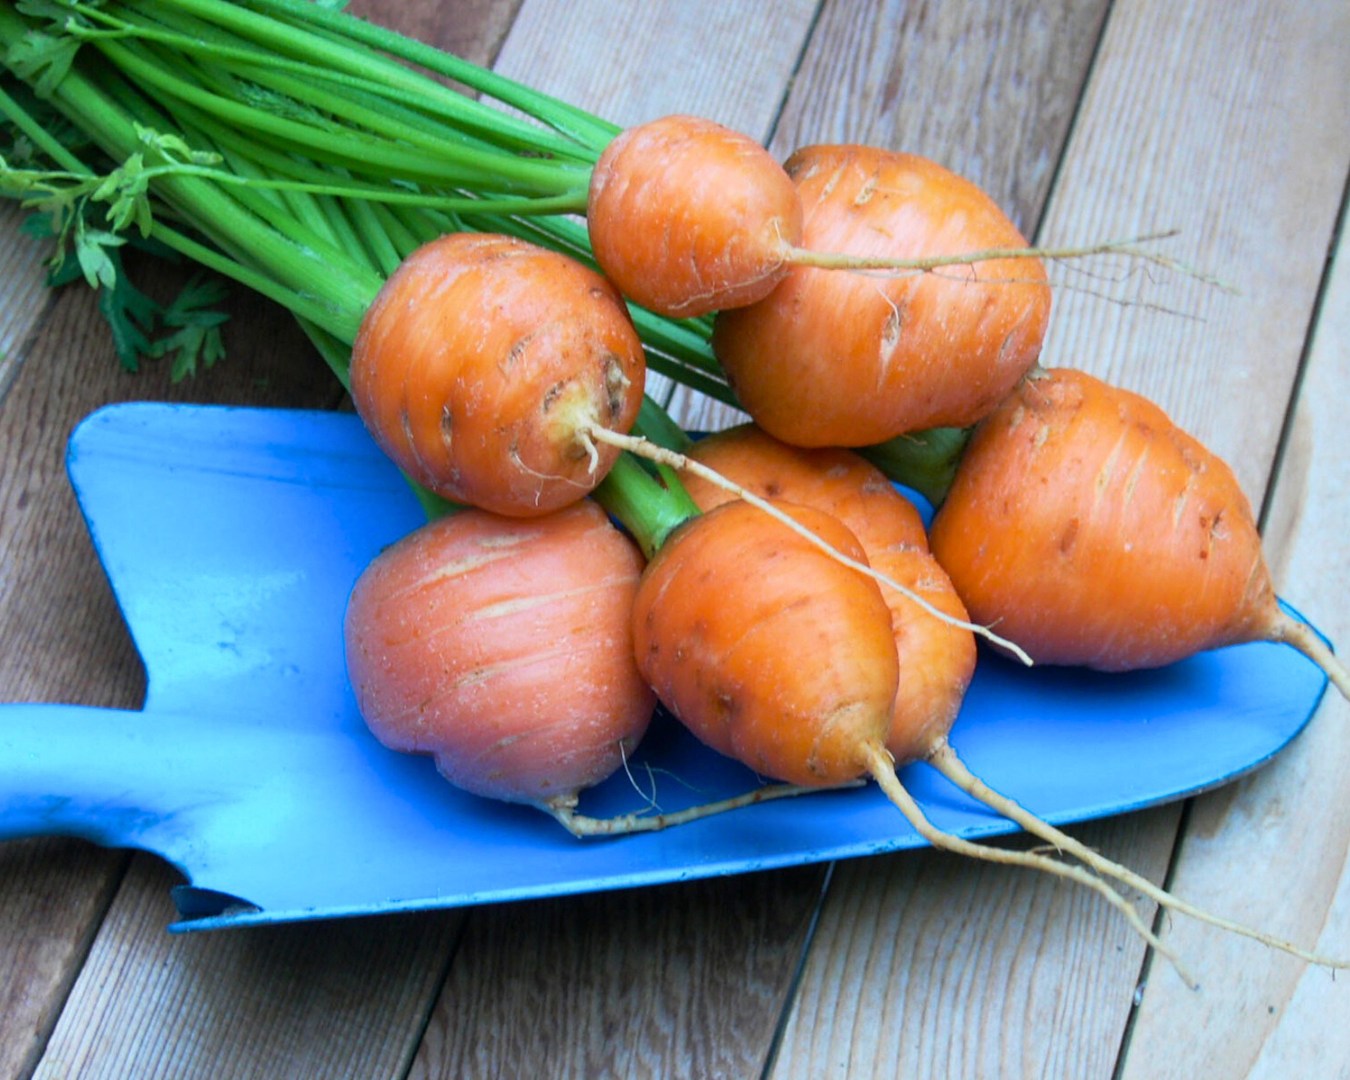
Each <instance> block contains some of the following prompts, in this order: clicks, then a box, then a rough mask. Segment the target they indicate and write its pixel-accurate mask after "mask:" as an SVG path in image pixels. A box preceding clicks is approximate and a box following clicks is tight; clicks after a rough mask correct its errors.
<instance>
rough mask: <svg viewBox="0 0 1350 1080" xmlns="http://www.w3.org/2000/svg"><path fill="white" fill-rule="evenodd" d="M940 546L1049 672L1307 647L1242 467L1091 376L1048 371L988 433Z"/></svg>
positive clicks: (966, 596) (937, 539)
mask: <svg viewBox="0 0 1350 1080" xmlns="http://www.w3.org/2000/svg"><path fill="white" fill-rule="evenodd" d="M932 545H933V550H934V552H935V554H936V555H937V557H938V559H939V561H940V562H941V563H942V565H943V567H944V568H945V569H946V570H947V572H948V574H950V575H951V577H952V580H953V581H954V582H955V584H956V587H957V590H958V591H959V592H960V594H961V597H962V599H963V600H964V601H965V603H966V606H967V607H968V608H969V609H970V612H971V614H972V616H973V617H974V618H975V619H977V620H982V621H983V620H987V621H997V622H998V625H999V627H1000V630H1001V632H1002V633H1004V634H1005V635H1006V636H1007V637H1008V638H1009V639H1011V640H1012V641H1015V642H1017V643H1018V644H1019V645H1020V646H1021V647H1022V648H1024V649H1026V650H1027V652H1028V653H1030V654H1031V656H1032V657H1033V658H1034V659H1036V660H1037V661H1039V662H1040V663H1044V664H1071V665H1082V666H1085V667H1092V668H1097V669H1101V670H1105V671H1123V670H1129V669H1134V668H1147V667H1156V666H1158V665H1162V664H1167V663H1171V662H1172V661H1174V660H1179V659H1181V658H1183V657H1186V656H1189V655H1191V654H1192V653H1195V652H1198V651H1200V650H1202V649H1210V648H1214V647H1216V646H1220V645H1227V644H1232V643H1235V642H1241V641H1252V640H1256V639H1262V638H1273V639H1281V640H1284V639H1290V640H1292V639H1293V638H1295V637H1299V638H1301V637H1302V636H1304V633H1303V630H1302V629H1301V627H1302V624H1300V623H1297V622H1295V620H1293V619H1291V618H1289V617H1288V616H1287V615H1285V614H1284V613H1283V612H1282V611H1281V610H1280V608H1279V606H1278V604H1277V602H1276V598H1275V592H1274V588H1273V587H1272V584H1271V579H1270V573H1269V571H1268V569H1267V566H1266V562H1265V558H1264V555H1263V552H1262V548H1261V539H1260V536H1259V534H1258V532H1257V528H1256V523H1255V521H1254V519H1253V516H1252V511H1251V506H1250V504H1249V503H1248V501H1247V498H1246V496H1245V495H1244V494H1243V492H1242V490H1241V488H1240V487H1239V485H1238V482H1237V479H1236V477H1234V475H1233V473H1232V470H1231V469H1229V468H1228V466H1227V465H1226V464H1225V463H1224V462H1223V461H1221V460H1220V459H1219V458H1217V457H1216V456H1215V455H1214V454H1212V453H1211V452H1210V451H1209V450H1207V449H1206V448H1205V447H1204V446H1202V445H1201V444H1200V443H1199V442H1197V441H1196V440H1195V439H1194V438H1192V437H1191V436H1190V435H1188V434H1186V433H1185V432H1184V431H1182V430H1180V429H1179V428H1178V427H1177V426H1176V425H1175V424H1174V423H1173V422H1172V421H1171V420H1170V419H1169V418H1168V417H1167V416H1166V414H1165V413H1164V412H1163V411H1162V410H1161V409H1160V408H1158V407H1157V406H1156V405H1155V404H1153V403H1152V402H1150V401H1148V400H1146V399H1145V398H1143V397H1140V396H1139V395H1137V394H1134V393H1131V392H1129V391H1127V390H1123V389H1120V388H1118V387H1113V386H1110V385H1108V384H1107V383H1104V382H1102V381H1101V380H1099V379H1096V378H1093V377H1092V376H1090V375H1087V374H1085V373H1083V372H1080V371H1073V370H1071V369H1067V368H1057V369H1053V370H1049V371H1037V372H1035V373H1033V374H1032V375H1031V376H1029V377H1028V378H1027V379H1026V380H1025V381H1024V382H1023V383H1022V384H1021V385H1020V386H1018V387H1017V389H1016V391H1015V392H1014V393H1013V394H1011V395H1010V396H1009V397H1008V399H1007V400H1006V401H1004V402H1003V403H1002V404H1001V405H1000V406H999V408H998V409H997V410H996V411H995V412H994V413H993V414H992V415H991V416H989V417H988V418H987V419H986V420H985V421H984V422H983V423H982V424H981V425H980V426H979V427H978V428H977V429H976V432H975V434H974V436H973V438H972V440H971V443H970V445H969V447H968V448H967V450H966V453H965V456H964V458H963V460H962V462H961V465H960V467H959V469H958V470H957V475H956V479H955V482H954V483H953V485H952V488H951V491H950V493H949V494H948V496H947V498H946V500H945V502H944V503H943V506H942V508H941V510H940V511H939V512H938V514H937V517H936V519H935V521H934V523H933V528H932ZM1306 636H1309V637H1310V636H1311V635H1306Z"/></svg>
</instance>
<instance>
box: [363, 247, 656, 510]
mask: <svg viewBox="0 0 1350 1080" xmlns="http://www.w3.org/2000/svg"><path fill="white" fill-rule="evenodd" d="M645 373H646V365H645V361H644V357H643V352H642V344H641V341H640V339H639V338H638V335H637V332H636V330H635V329H634V328H633V325H632V322H631V320H630V318H629V315H628V311H627V308H626V307H625V305H624V303H623V301H622V299H621V298H620V297H619V295H618V294H617V293H616V292H615V290H614V288H613V286H611V285H610V284H609V283H608V282H606V281H605V280H604V279H603V278H602V277H600V275H598V274H596V273H595V272H594V271H592V270H590V269H589V268H587V267H585V266H582V265H581V264H580V263H578V262H576V261H575V260H572V259H569V258H567V257H566V256H564V255H560V254H558V253H556V252H552V251H548V250H545V249H543V248H540V247H536V246H534V245H532V244H529V243H526V242H525V241H523V240H518V239H515V238H513V237H507V236H496V235H492V234H469V233H460V234H451V235H447V236H443V237H441V238H439V239H437V240H433V241H431V242H430V243H428V244H426V245H424V246H423V247H421V248H419V249H418V250H417V251H415V252H413V254H412V255H410V256H409V257H408V258H407V259H406V260H405V261H404V262H403V263H402V264H401V265H400V266H399V268H398V269H397V270H396V271H395V272H394V273H393V274H392V275H391V276H390V277H389V279H388V281H387V282H386V283H385V285H384V287H383V288H382V289H381V290H380V293H379V295H378V296H377V298H376V300H375V302H374V303H373V304H372V305H371V306H370V308H369V310H368V311H367V313H366V316H365V319H364V321H363V322H362V324H361V328H360V332H359V333H358V335H357V338H356V341H355V344H354V345H353V348H352V366H351V390H352V398H353V401H354V402H355V404H356V408H357V411H358V412H359V413H360V415H361V417H362V419H363V420H364V421H365V423H366V425H367V427H368V428H369V429H370V431H371V434H372V436H373V437H374V438H375V440H376V442H377V443H378V444H379V445H380V446H381V447H382V448H383V449H384V451H385V452H386V453H388V454H389V456H390V457H391V458H392V459H393V460H394V461H395V462H396V463H397V464H398V465H399V467H400V468H401V469H403V471H404V472H405V473H407V475H409V476H410V477H412V478H413V479H414V480H416V481H418V482H419V483H420V484H422V485H423V486H425V487H427V488H429V489H431V490H432V491H435V492H436V493H437V494H439V495H442V496H444V497H445V498H447V499H450V500H452V501H454V502H459V503H467V504H470V505H473V506H477V507H481V508H483V509H487V510H492V511H494V512H497V513H501V514H509V515H520V516H533V515H537V514H543V513H547V512H548V511H550V510H553V509H556V508H557V507H560V506H564V505H567V504H568V503H571V502H575V501H576V500H577V499H579V498H581V497H582V496H584V495H585V494H586V493H587V492H589V491H590V490H592V489H593V488H594V487H595V485H596V484H597V483H599V481H600V480H601V479H602V478H603V477H604V475H605V472H606V470H607V469H608V467H609V465H610V464H611V463H612V461H613V459H614V457H615V456H616V455H617V451H616V450H614V449H612V448H610V447H599V448H597V447H596V446H595V445H594V444H593V443H592V442H591V441H590V439H589V437H587V436H586V435H585V432H586V430H587V429H588V428H589V427H591V426H593V425H598V426H600V427H605V428H614V429H617V430H620V431H627V430H628V428H629V427H630V426H631V425H632V423H633V421H634V419H635V418H636V416H637V412H638V408H639V406H640V405H641V401H642V391H643V384H644V379H645Z"/></svg>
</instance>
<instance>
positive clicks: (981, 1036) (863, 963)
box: [771, 809, 1175, 1080]
mask: <svg viewBox="0 0 1350 1080" xmlns="http://www.w3.org/2000/svg"><path fill="white" fill-rule="evenodd" d="M1159 816H1161V817H1162V818H1163V821H1162V826H1163V827H1167V826H1168V824H1169V823H1170V822H1171V821H1172V820H1174V817H1175V815H1174V814H1173V813H1171V812H1170V811H1168V810H1166V809H1164V810H1161V811H1151V812H1149V813H1146V814H1141V815H1135V816H1132V817H1131V818H1129V819H1122V820H1118V821H1111V822H1107V823H1098V824H1094V825H1091V826H1082V827H1079V828H1077V829H1075V830H1073V831H1074V833H1075V835H1077V836H1079V837H1080V839H1082V840H1083V841H1084V842H1085V843H1087V844H1090V845H1092V846H1093V847H1096V848H1098V849H1104V850H1106V851H1107V852H1108V853H1111V854H1114V853H1115V852H1116V850H1117V849H1118V848H1119V847H1122V846H1124V847H1126V848H1127V849H1129V850H1135V849H1137V848H1138V847H1139V846H1140V837H1142V836H1143V835H1145V834H1146V833H1148V832H1149V831H1151V830H1153V829H1155V828H1157V827H1159V822H1158V821H1157V820H1155V819H1156V818H1158V817H1159ZM1132 834H1133V835H1132ZM1141 912H1142V914H1143V915H1144V918H1145V919H1147V918H1148V916H1149V910H1148V909H1147V908H1145V907H1143V906H1142V905H1141ZM1140 953H1141V950H1140V948H1139V947H1138V943H1137V938H1135V936H1134V932H1133V931H1132V930H1131V929H1130V928H1129V927H1128V925H1127V924H1126V923H1125V921H1124V920H1123V919H1121V918H1120V916H1119V915H1118V914H1117V913H1116V912H1115V910H1114V909H1112V908H1110V907H1109V906H1107V905H1106V904H1105V903H1103V902H1102V900H1101V899H1100V897H1098V896H1096V895H1095V894H1092V893H1089V892H1087V891H1086V890H1083V889H1079V888H1076V887H1073V886H1070V885H1065V884H1064V883H1062V882H1058V881H1056V880H1052V879H1050V878H1049V877H1048V876H1047V875H1044V874H1036V873H1026V872H1024V871H1022V870H1020V869H1017V868H1011V867H994V866H989V865H985V866H981V865H976V864H972V863H970V862H969V861H968V860H963V859H960V858H955V857H950V856H946V855H942V854H938V853H934V852H931V851H926V852H917V853H912V854H907V855H904V856H901V857H896V858H878V859H867V860H860V861H856V862H849V863H843V864H840V865H839V867H838V868H837V869H836V872H835V878H834V880H833V881H832V882H831V886H830V891H829V893H828V895H827V897H826V901H825V906H824V908H823V910H822V912H821V916H820V923H819V929H818V931H817V934H816V937H815V939H814V941H813V942H812V945H811V952H810V956H809V958H808V961H807V966H806V970H805V972H804V973H803V976H802V985H801V990H800V993H799V996H798V999H797V1001H796V1003H795V1005H794V1008H793V1010H792V1014H791V1019H790V1022H789V1024H788V1026H787V1028H786V1030H785V1032H784V1036H783V1043H782V1046H781V1048H780V1050H779V1055H778V1058H777V1060H776V1062H775V1067H774V1069H773V1072H772V1074H771V1075H773V1076H774V1077H775V1078H785V1077H801V1078H807V1077H811V1078H827V1077H828V1078H840V1080H842V1078H845V1077H847V1078H850V1080H852V1078H854V1077H876V1078H878V1080H880V1078H882V1077H894V1076H904V1077H906V1078H907V1080H909V1078H913V1080H928V1078H933V1080H942V1078H945V1077H953V1076H972V1077H975V1076H981V1077H982V1076H1073V1077H1090V1076H1109V1075H1110V1074H1111V1069H1112V1067H1113V1066H1114V1063H1115V1059H1116V1047H1117V1043H1118V1039H1119V1034H1120V1030H1121V1028H1122V1026H1123V1024H1124V1022H1125V1018H1126V1015H1127V1013H1128V1010H1129V1007H1130V1002H1131V997H1132V994H1133V991H1134V982H1133V978H1132V973H1131V965H1133V970H1134V971H1137V970H1138V962H1139V957H1140Z"/></svg>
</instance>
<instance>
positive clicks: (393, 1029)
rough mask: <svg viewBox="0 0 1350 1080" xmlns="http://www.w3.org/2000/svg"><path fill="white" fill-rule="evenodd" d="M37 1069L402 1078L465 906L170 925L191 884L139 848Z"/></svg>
mask: <svg viewBox="0 0 1350 1080" xmlns="http://www.w3.org/2000/svg"><path fill="white" fill-rule="evenodd" d="M136 862H137V864H138V865H137V872H135V873H132V874H129V875H128V876H127V878H126V879H125V881H124V882H123V886H122V889H121V891H120V892H119V894H118V897H117V900H116V902H115V903H114V904H113V906H112V908H111V910H110V911H109V913H108V918H107V920H106V921H105V922H104V924H103V926H102V928H101V929H100V931H99V935H98V937H97V939H96V940H95V942H94V945H93V948H92V949H91V951H90V954H89V958H88V961H87V962H86V964H85V966H84V969H83V970H82V971H81V973H80V980H79V983H78V985H77V986H76V991H75V993H74V994H73V995H72V997H71V1000H70V1003H69V1005H68V1006H67V1007H66V1009H65V1010H64V1011H63V1012H62V1013H61V1017H60V1020H59V1021H58V1023H57V1025H56V1030H55V1031H54V1032H53V1034H52V1038H51V1041H50V1042H49V1044H48V1047H47V1053H46V1054H45V1055H44V1056H43V1058H42V1061H41V1063H40V1064H39V1066H38V1069H37V1071H36V1073H35V1075H36V1076H38V1077H53V1078H55V1077H67V1076H81V1077H91V1078H92V1077H108V1078H109V1080H113V1078H122V1077H128V1076H163V1077H169V1076H208V1075H209V1076H229V1077H241V1078H242V1077H259V1078H268V1080H271V1078H274V1077H278V1076H301V1075H306V1076H398V1075H400V1074H401V1073H402V1072H403V1071H404V1069H405V1068H406V1065H407V1061H408V1059H409V1057H410V1056H411V1054H412V1051H413V1047H414V1045H415V1040H416V1038H417V1036H418V1034H419V1032H420V1022H421V1017H422V1016H423V1014H424V1012H425V1009H426V1004H427V1002H428V1001H429V1000H430V998H431V995H432V993H433V992H434V990H435V987H436V985H437V983H438V982H439V980H440V978H441V975H442V970H443V964H444V958H445V957H446V956H447V955H448V954H449V952H450V950H451V949H452V947H453V945H454V941H455V938H456V936H457V935H458V932H459V927H460V925H461V922H462V918H461V916H459V915H458V914H457V913H450V914H446V913H435V914H417V915H400V916H391V917H386V918H380V919H368V920H352V919H347V920H338V921H335V922H328V923H320V924H312V925H305V924H300V925H291V926H277V927H259V928H255V929H252V930H249V931H246V932H224V933H218V934H189V935H171V934H167V933H165V931H164V927H165V925H166V924H167V923H168V922H169V921H170V920H171V919H172V918H173V917H174V913H173V906H172V904H171V902H170V900H169V889H170V887H171V886H172V885H173V884H175V883H176V882H177V881H178V880H181V879H179V878H178V877H177V875H175V874H174V873H173V872H172V871H171V870H170V869H169V868H168V867H166V866H165V865H164V864H163V863H162V862H160V861H159V860H156V859H151V858H150V857H149V856H137V858H136Z"/></svg>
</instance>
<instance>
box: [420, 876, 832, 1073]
mask: <svg viewBox="0 0 1350 1080" xmlns="http://www.w3.org/2000/svg"><path fill="white" fill-rule="evenodd" d="M819 886H820V875H819V873H818V872H817V871H816V870H814V869H810V868H808V869H803V870H795V871H788V872H782V873H763V874H754V875H750V876H748V877H739V878H731V879H716V880H708V881H700V882H694V883H690V884H687V885H677V886H664V887H659V888H653V889H642V890H637V891H625V892H615V893H608V894H601V895H597V896H586V897H579V898H575V899H571V900H564V901H553V900H550V901H542V902H538V903H529V904H519V905H506V906H498V907H492V908H482V909H478V910H475V911H474V912H473V913H472V914H471V915H470V917H469V921H468V923H467V925H466V927H465V932H464V941H463V945H462V946H461V948H460V951H459V953H458V954H457V955H456V957H455V963H454V966H453V967H452V969H451V971H450V976H449V978H448V980H447V981H446V984H445V989H444V991H443V992H442V994H441V997H440V1000H439V1001H438V1002H437V1006H436V1010H435V1013H434V1015H433V1017H432V1020H431V1023H430V1025H429V1026H428V1029H427V1036H426V1039H425V1041H424V1042H423V1044H422V1048H421V1052H420V1053H419V1055H418V1057H417V1060H416V1061H415V1062H414V1066H413V1070H412V1073H411V1076H412V1077H417V1078H428V1077H461V1076H474V1077H502V1078H503V1080H506V1078H510V1077H517V1076H525V1075H531V1074H536V1075H537V1074H538V1070H540V1069H543V1071H544V1073H545V1074H546V1075H548V1076H550V1077H575V1078H577V1080H582V1078H591V1077H602V1076H605V1077H610V1076H623V1077H652V1078H663V1077H677V1076H678V1077H714V1076H726V1077H740V1076H756V1075H759V1073H760V1071H761V1069H762V1067H763V1064H764V1060H765V1057H766V1054H767V1051H768V1047H769V1045H770V1043H771V1041H772V1038H773V1033H774V1027H775V1024H776V1022H777V1019H778V1015H779V1011H780V1008H781V1003H782V999H783V996H784V994H785V992H786V989H787V987H788V986H789V985H790V983H791V980H792V975H793V972H794V970H795V968H796V965H797V960H798V957H799V955H800V952H801V948H802V944H803V941H804V940H805V937H806V933H807V929H808V924H809V920H810V916H811V911H812V907H813V905H812V904H810V903H803V902H802V901H803V898H807V897H809V898H814V897H815V896H816V895H817V894H818V891H819ZM543 1063H547V1065H546V1066H545V1065H543Z"/></svg>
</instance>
